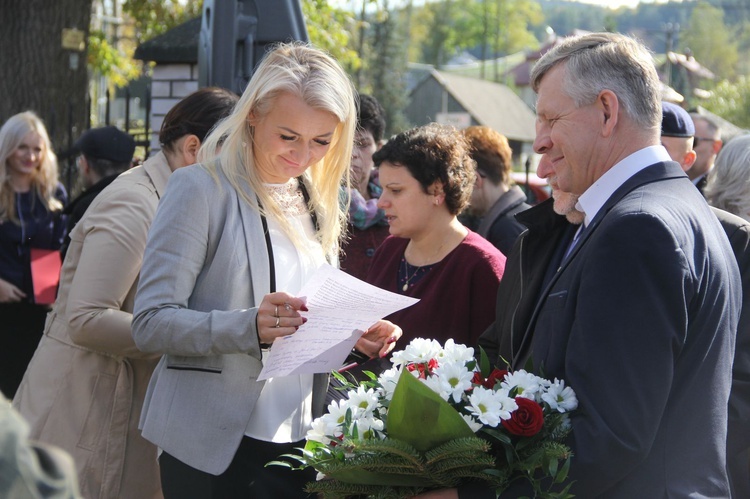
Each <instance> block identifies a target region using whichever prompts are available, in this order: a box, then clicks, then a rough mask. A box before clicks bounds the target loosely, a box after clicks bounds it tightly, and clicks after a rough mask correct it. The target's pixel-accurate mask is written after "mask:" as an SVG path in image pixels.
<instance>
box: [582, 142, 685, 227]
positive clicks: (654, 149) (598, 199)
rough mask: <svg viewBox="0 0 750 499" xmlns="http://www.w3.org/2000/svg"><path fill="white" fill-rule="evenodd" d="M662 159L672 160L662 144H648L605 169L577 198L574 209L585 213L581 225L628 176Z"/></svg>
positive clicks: (586, 221)
mask: <svg viewBox="0 0 750 499" xmlns="http://www.w3.org/2000/svg"><path fill="white" fill-rule="evenodd" d="M663 161H672V158H670V156H669V153H668V152H667V150H666V149H665V148H664V146H661V145H658V146H649V147H646V148H644V149H641V150H639V151H636V152H634V153H633V154H631V155H630V156H628V157H626V158H625V159H623V160H622V161H620V162H619V163H617V164H616V165H614V166H613V167H612V168H610V169H609V170H607V171H606V172H605V173H604V175H602V176H601V177H599V179H598V180H597V181H596V182H594V183H593V184H592V185H591V186H590V187H589V188H588V189H586V192H584V193H583V194H581V196H580V197H579V198H578V203H576V209H577V210H579V211H582V212H583V213H584V214H585V217H584V219H583V225H584V226H588V224H590V223H591V221H592V220H593V219H594V217H596V214H597V213H599V210H601V208H602V206H604V203H606V202H607V200H608V199H609V198H610V197H612V194H614V193H615V191H616V190H617V189H619V188H620V186H622V184H624V183H625V182H626V181H627V180H628V179H629V178H630V177H632V176H633V175H635V174H636V173H638V172H639V171H641V170H643V169H644V168H646V167H648V166H651V165H653V164H654V163H660V162H663Z"/></svg>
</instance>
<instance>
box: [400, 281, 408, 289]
mask: <svg viewBox="0 0 750 499" xmlns="http://www.w3.org/2000/svg"><path fill="white" fill-rule="evenodd" d="M401 289H402V290H404V291H406V290H407V289H409V283H408V282H407V283H406V284H404V285H403V286H401Z"/></svg>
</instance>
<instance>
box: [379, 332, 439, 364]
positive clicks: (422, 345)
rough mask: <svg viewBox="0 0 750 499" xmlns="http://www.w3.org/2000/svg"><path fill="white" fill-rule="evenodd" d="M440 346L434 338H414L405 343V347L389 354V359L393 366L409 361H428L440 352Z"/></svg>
mask: <svg viewBox="0 0 750 499" xmlns="http://www.w3.org/2000/svg"><path fill="white" fill-rule="evenodd" d="M441 350H442V348H441V347H440V343H438V342H437V341H436V340H426V339H424V338H414V339H413V340H411V342H410V343H409V344H408V345H406V348H404V349H403V350H400V351H398V352H394V353H393V355H391V361H392V362H393V365H394V366H400V365H402V364H408V363H409V362H416V363H422V362H429V361H430V359H434V358H435V357H437V356H438V355H439V354H440V351H441Z"/></svg>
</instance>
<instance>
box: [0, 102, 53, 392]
mask: <svg viewBox="0 0 750 499" xmlns="http://www.w3.org/2000/svg"><path fill="white" fill-rule="evenodd" d="M0 164H2V167H0V324H2V329H3V333H2V334H0V390H2V392H3V393H4V394H5V395H6V396H7V397H9V398H12V397H13V396H14V395H15V393H16V389H17V388H18V385H19V383H20V382H21V378H22V377H23V373H24V371H25V370H26V365H27V364H28V362H29V359H31V356H32V355H33V354H34V349H35V348H36V346H37V343H39V338H40V337H41V335H42V330H43V329H44V320H45V316H46V315H47V311H48V310H49V307H48V306H47V305H42V304H37V303H35V300H34V290H33V286H32V279H31V249H32V248H38V249H52V250H57V249H60V246H61V245H62V242H63V238H64V237H65V223H64V220H62V217H61V215H60V212H61V210H62V207H63V205H64V204H65V203H66V202H67V193H66V192H65V189H64V188H63V186H62V184H60V183H59V182H58V181H57V157H56V156H55V153H54V152H53V151H52V146H51V144H50V140H49V136H48V135H47V130H46V129H45V127H44V123H42V121H41V120H40V119H39V118H38V117H37V116H36V115H35V114H34V113H32V112H30V111H26V112H23V113H19V114H16V115H15V116H12V117H11V118H10V119H8V121H6V122H5V124H4V125H3V126H2V128H0Z"/></svg>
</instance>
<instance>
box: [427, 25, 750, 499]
mask: <svg viewBox="0 0 750 499" xmlns="http://www.w3.org/2000/svg"><path fill="white" fill-rule="evenodd" d="M531 77H532V85H533V87H534V89H535V90H536V91H537V93H538V102H537V137H536V140H535V142H534V149H535V151H536V152H537V153H539V154H542V155H543V157H544V161H543V162H542V163H540V168H539V169H538V174H539V176H540V177H543V178H547V179H548V181H549V182H550V183H551V184H555V185H557V186H558V187H559V189H560V190H562V191H564V192H570V193H573V194H575V195H578V196H579V197H578V201H577V204H576V209H578V210H579V211H581V212H583V213H584V222H583V224H582V225H581V226H580V229H577V228H575V227H574V226H573V225H572V224H570V222H569V221H568V220H566V219H565V218H564V216H561V215H558V214H555V212H554V211H553V209H552V208H553V206H551V205H550V204H542V205H539V206H538V207H535V208H532V209H530V210H527V211H526V212H525V213H524V218H525V219H526V221H527V223H529V224H531V225H530V229H529V231H528V232H526V233H525V238H524V239H523V240H519V242H518V243H517V244H516V247H514V250H513V251H512V252H511V257H510V258H509V263H513V264H514V265H521V264H522V263H523V262H524V259H525V258H526V257H532V256H533V255H532V251H536V252H537V254H540V253H541V252H542V251H547V252H550V253H551V254H550V255H549V264H548V266H547V268H546V269H545V272H544V274H543V275H542V276H541V277H540V278H539V277H538V279H539V280H540V282H541V284H540V285H539V286H538V289H539V290H540V291H539V295H538V296H537V297H533V298H529V299H530V300H531V301H532V302H533V303H524V302H523V301H521V302H519V303H518V305H519V306H518V307H517V308H515V309H514V308H511V307H510V306H509V307H508V308H506V310H517V309H518V310H520V309H522V308H524V305H525V310H526V312H527V313H528V314H529V316H528V318H527V319H526V320H524V319H523V318H520V317H517V318H516V320H521V321H522V323H524V324H526V327H525V329H524V330H523V332H522V333H520V334H518V335H517V336H520V337H515V336H514V337H513V338H512V341H511V344H512V345H511V350H512V355H511V357H512V358H511V359H510V360H511V364H512V367H513V368H520V367H523V366H524V365H525V364H526V362H527V361H529V360H531V361H532V362H533V365H534V367H535V369H537V370H540V371H543V373H544V375H545V376H546V377H547V378H560V379H564V380H565V381H566V383H567V384H568V385H570V386H571V387H572V388H573V389H574V390H575V392H576V395H577V397H578V401H579V408H578V410H577V411H576V412H575V413H573V415H572V418H571V423H572V433H571V436H570V440H569V442H568V443H569V445H570V446H571V449H572V451H573V458H572V460H571V468H570V475H569V477H570V479H571V480H573V481H574V483H573V485H572V488H571V490H570V491H571V493H573V494H575V495H576V496H578V497H586V498H590V497H607V498H615V499H618V498H623V499H625V498H627V499H630V498H635V497H648V498H657V497H688V496H691V497H712V498H726V497H729V485H728V481H727V475H726V470H725V449H726V431H727V423H726V421H727V400H728V397H729V390H730V386H731V367H732V365H731V364H732V356H733V353H734V334H735V331H736V328H737V320H738V317H739V311H740V296H741V290H740V280H739V274H738V270H737V265H736V263H735V261H734V256H733V254H732V250H731V248H730V246H729V243H728V241H727V239H726V236H725V234H724V232H723V230H722V228H721V226H720V225H719V222H718V221H717V219H716V217H715V216H714V215H713V213H712V212H711V210H710V209H709V208H708V206H707V205H706V204H705V203H702V202H701V196H700V193H699V192H698V191H697V190H696V189H695V187H693V185H692V184H691V182H690V181H689V179H688V178H687V176H686V175H685V173H684V172H683V171H682V169H681V168H680V166H679V165H678V164H676V163H674V162H673V161H671V160H670V158H669V155H668V154H667V152H666V150H665V149H664V148H663V147H662V146H661V145H659V135H660V133H659V132H660V127H659V125H660V121H661V105H660V85H659V80H658V77H657V74H656V70H655V68H654V64H653V61H652V58H651V56H650V54H649V53H648V51H647V50H646V49H645V48H644V47H643V46H642V45H641V44H639V43H638V42H636V41H634V40H632V39H630V38H628V37H625V36H623V35H619V34H613V33H593V34H589V35H584V36H581V37H574V38H570V39H567V40H565V41H563V42H562V43H561V44H560V45H558V46H557V47H555V48H553V49H552V50H550V51H549V52H547V53H546V54H545V55H544V56H543V57H542V58H541V59H540V60H539V62H538V63H537V65H536V66H535V67H534V70H533V71H532V75H531ZM551 238H553V239H554V240H555V241H556V244H549V243H546V244H545V242H544V241H549V240H550V239H551ZM548 245H549V246H553V248H554V249H553V250H550V249H549V248H548V247H547V246H548ZM515 253H517V255H520V257H519V256H516V257H515V258H516V260H515V261H513V262H511V260H512V259H513V258H514V257H513V256H512V255H513V254H515ZM526 261H528V260H526ZM520 272H522V270H521V271H520ZM504 284H505V279H503V282H501V291H500V293H499V296H501V295H502V293H503V285H504ZM510 284H511V283H510V282H509V285H510ZM506 291H507V290H506ZM504 321H505V318H502V317H498V318H497V319H496V324H495V325H494V328H495V331H494V334H495V335H496V337H501V336H502V332H499V331H497V327H498V324H502V323H503V322H504ZM487 334H493V331H492V328H491V329H490V331H488V332H487V333H485V335H487ZM478 489H479V488H478V487H474V488H472V487H464V488H463V489H462V490H460V491H459V493H458V495H459V497H467V498H468V497H472V498H478V497H482V496H483V495H480V492H479V490H478ZM518 493H519V491H518V490H515V489H514V490H509V491H507V492H506V493H505V494H503V497H506V496H507V497H517V496H518ZM490 494H491V493H490ZM432 495H433V496H434V497H451V496H453V497H455V491H439V492H435V493H434V494H432ZM485 496H487V497H492V495H489V494H488V495H485Z"/></svg>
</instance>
